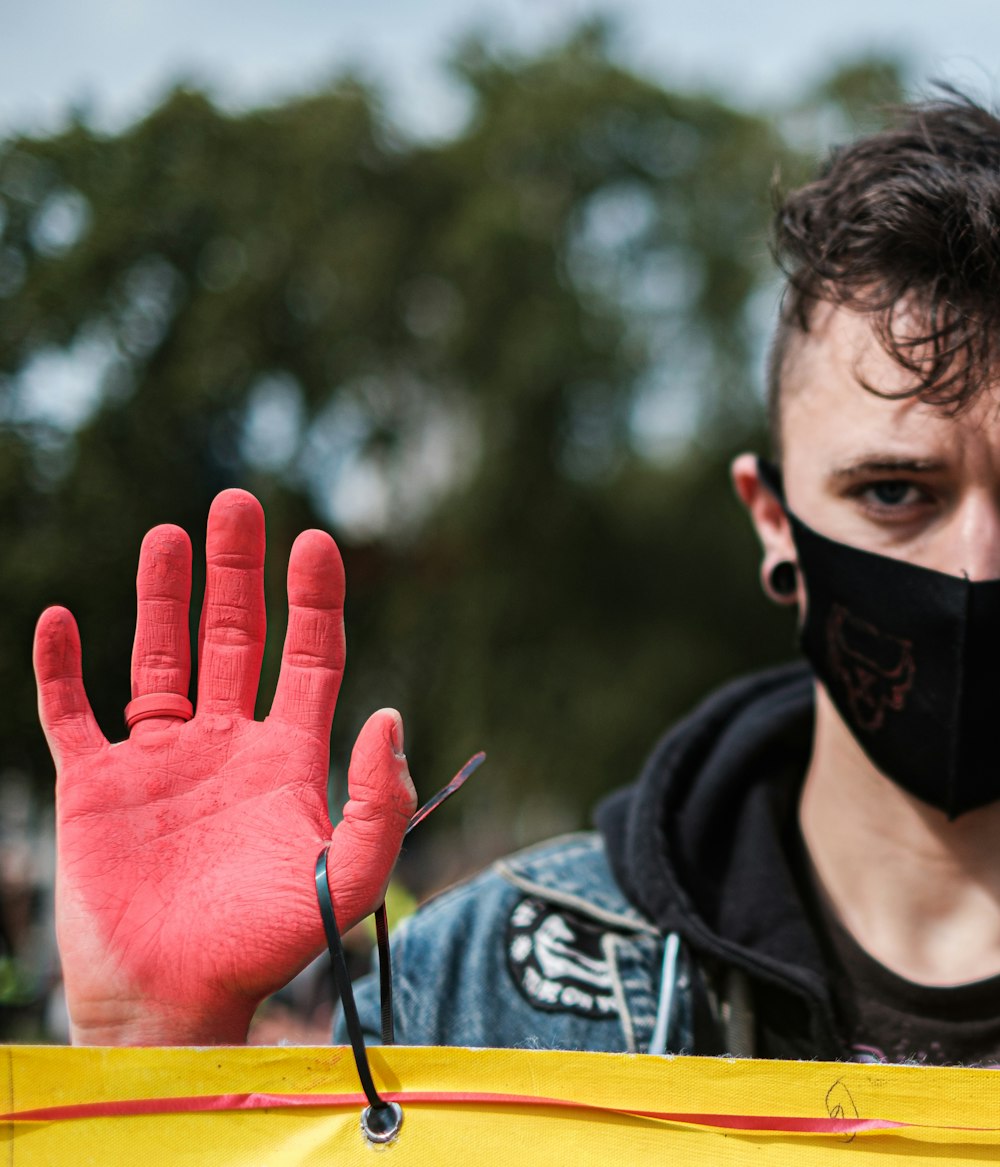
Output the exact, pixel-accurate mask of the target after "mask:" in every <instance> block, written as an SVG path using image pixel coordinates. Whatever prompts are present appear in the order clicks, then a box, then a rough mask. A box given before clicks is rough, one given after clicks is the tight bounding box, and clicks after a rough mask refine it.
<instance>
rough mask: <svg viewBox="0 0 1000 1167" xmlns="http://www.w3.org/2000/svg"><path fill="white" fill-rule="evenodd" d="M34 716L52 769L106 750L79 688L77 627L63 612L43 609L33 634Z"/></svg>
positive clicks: (81, 684)
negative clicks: (40, 728)
mask: <svg viewBox="0 0 1000 1167" xmlns="http://www.w3.org/2000/svg"><path fill="white" fill-rule="evenodd" d="M34 664H35V680H36V682H37V685H38V716H39V718H40V720H41V723H42V729H43V730H44V731H45V739H46V741H47V742H48V743H49V750H50V751H51V752H52V757H53V760H54V761H55V763H56V766H57V767H58V766H61V765H63V764H64V763H66V762H70V761H72V759H73V758H74V757H76V756H78V755H80V754H86V753H92V752H93V751H94V750H99V749H101V748H102V747H104V746H106V745H107V744H108V743H107V740H106V739H105V737H104V734H102V733H101V731H100V729H99V727H98V725H97V721H96V720H95V718H94V714H93V712H92V710H91V708H90V702H89V701H88V700H87V694H86V692H85V690H84V687H83V668H82V664H83V656H82V652H81V649H80V633H79V631H78V629H77V626H76V621H75V620H74V619H73V617H72V615H71V614H70V613H69V612H68V611H67V610H66V609H65V608H48V609H46V610H45V611H44V612H43V613H42V614H41V616H40V617H39V620H38V625H37V627H36V628H35V647H34Z"/></svg>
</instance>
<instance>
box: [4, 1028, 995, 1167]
mask: <svg viewBox="0 0 1000 1167" xmlns="http://www.w3.org/2000/svg"><path fill="white" fill-rule="evenodd" d="M0 1050H2V1056H3V1067H2V1076H0V1081H2V1099H0V1108H2V1115H0V1122H2V1123H3V1140H4V1147H3V1155H2V1161H3V1162H4V1163H6V1164H12V1165H27V1164H31V1165H32V1167H35V1165H39V1164H57V1165H59V1167H67V1165H72V1167H83V1165H86V1164H93V1165H94V1167H136V1165H137V1164H138V1165H139V1167H168V1165H169V1167H178V1165H181V1164H192V1165H194V1164H198V1165H199V1167H258V1165H260V1167H264V1165H266V1167H321V1165H322V1167H331V1164H336V1165H338V1167H340V1165H341V1164H355V1163H358V1164H362V1163H365V1164H367V1163H370V1162H371V1156H372V1155H373V1154H384V1155H388V1156H391V1159H387V1160H385V1162H386V1163H389V1162H390V1161H391V1162H393V1163H396V1164H399V1165H400V1167H405V1165H409V1164H428V1165H429V1164H434V1165H435V1167H437V1165H440V1164H444V1165H445V1167H459V1165H464V1164H489V1165H494V1164H496V1165H499V1164H515V1165H516V1167H535V1165H536V1164H537V1165H538V1167H542V1165H544V1167H555V1165H561V1164H573V1165H574V1167H577V1165H579V1167H589V1165H590V1164H593V1165H594V1167H610V1165H612V1164H632V1163H636V1162H640V1161H643V1160H645V1159H647V1158H648V1159H649V1160H650V1161H652V1162H657V1163H670V1164H684V1165H687V1164H693V1165H702V1164H704V1167H718V1165H720V1164H721V1165H726V1164H737V1163H738V1164H746V1163H751V1162H752V1163H754V1164H767V1165H770V1164H789V1165H792V1167H820V1165H825V1164H833V1163H837V1164H839V1165H840V1167H843V1165H844V1164H845V1162H850V1164H852V1165H855V1164H856V1165H860V1164H868V1163H871V1164H882V1165H885V1167H888V1164H890V1163H898V1162H900V1161H901V1160H902V1159H903V1158H905V1161H906V1164H907V1167H910V1165H911V1164H913V1165H914V1167H915V1165H916V1164H935V1165H936V1167H940V1165H941V1164H942V1163H943V1162H947V1163H949V1164H962V1163H977V1164H982V1163H987V1162H996V1161H1000V1076H998V1074H997V1072H996V1071H993V1070H964V1069H931V1068H924V1067H917V1066H884V1065H854V1064H840V1063H823V1062H766V1061H740V1060H736V1059H724V1058H683V1057H666V1058H657V1057H649V1056H636V1055H627V1054H589V1053H559V1052H549V1051H539V1050H468V1049H438V1048H423V1049H417V1048H405V1047H393V1048H390V1049H371V1050H369V1056H370V1059H371V1064H372V1072H373V1075H374V1077H375V1080H376V1084H377V1085H378V1087H379V1089H380V1091H382V1092H383V1094H384V1095H385V1096H386V1097H387V1098H389V1099H392V1100H395V1101H397V1102H398V1103H399V1104H400V1105H401V1107H402V1109H403V1114H404V1118H403V1124H402V1127H401V1128H400V1131H399V1134H398V1137H397V1138H396V1140H395V1141H394V1142H393V1143H391V1144H389V1145H387V1146H382V1147H373V1146H371V1145H369V1144H368V1143H367V1142H366V1141H365V1138H364V1136H363V1134H362V1132H361V1125H360V1115H361V1111H362V1109H363V1107H364V1105H365V1102H364V1099H363V1096H362V1095H361V1093H360V1088H359V1085H358V1079H357V1073H356V1070H355V1066H354V1061H353V1059H352V1056H351V1052H350V1050H349V1049H344V1048H339V1047H327V1048H319V1049H305V1048H291V1047H288V1048H278V1049H261V1048H230V1047H223V1048H211V1049H64V1048H55V1047H38V1046H3V1047H0Z"/></svg>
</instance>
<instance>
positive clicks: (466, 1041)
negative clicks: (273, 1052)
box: [336, 833, 751, 1054]
mask: <svg viewBox="0 0 1000 1167" xmlns="http://www.w3.org/2000/svg"><path fill="white" fill-rule="evenodd" d="M665 958H666V959H665ZM392 973H393V1003H394V1015H395V1024H396V1040H397V1041H398V1042H400V1043H401V1044H404V1045H463V1046H492V1047H521V1048H544V1049H576V1050H596V1051H627V1052H646V1051H649V1050H650V1048H651V1044H653V1045H654V1046H655V1047H656V1048H657V1052H665V1051H667V1050H671V1051H678V1052H679V1051H681V1050H691V1049H692V1048H693V1037H694V1035H693V1032H692V1030H693V1024H694V1020H695V1016H696V1014H697V1013H698V1011H699V1009H701V1011H702V1012H705V1010H706V1009H710V1008H711V1004H710V1002H711V997H712V995H711V994H710V993H709V991H708V990H707V987H706V986H705V983H704V978H703V977H702V976H701V975H700V974H701V970H698V969H696V968H694V967H693V964H692V961H691V957H690V955H689V953H688V952H687V951H686V949H684V947H683V946H680V945H679V942H678V941H677V940H676V938H674V939H673V940H671V939H670V938H669V937H668V938H665V937H664V936H663V935H661V934H660V932H659V931H658V929H657V928H656V927H655V926H654V925H653V924H652V923H651V922H650V921H649V920H647V919H646V918H644V917H643V916H642V915H641V914H640V913H639V912H638V911H637V910H636V909H635V908H634V907H633V906H632V905H631V904H630V903H629V902H628V901H627V900H626V899H625V898H624V896H623V894H622V892H621V890H620V889H619V887H618V885H617V883H616V882H615V880H614V878H613V876H612V873H611V869H610V867H609V866H608V861H607V857H606V855H605V850H604V844H603V841H602V839H601V838H600V836H599V835H597V834H594V833H581V834H574V835H567V836H564V837H562V838H560V839H555V840H550V841H548V842H546V843H544V844H542V845H540V846H538V847H534V848H531V849H529V850H527V851H522V852H520V853H518V854H516V855H513V856H508V857H507V858H505V859H502V860H500V861H499V862H497V863H495V864H494V865H493V866H492V867H491V868H490V869H488V870H487V871H485V872H483V873H482V874H481V875H479V876H477V877H476V878H474V879H472V880H470V881H469V882H467V883H464V884H461V885H460V886H458V887H455V888H453V889H451V890H450V891H447V892H445V893H443V894H441V895H439V896H437V897H436V898H435V899H433V900H431V901H430V902H429V903H427V904H425V905H424V906H423V907H422V908H421V910H420V911H419V912H417V913H416V914H415V915H413V916H411V917H409V919H407V920H405V921H403V923H402V924H401V925H400V926H399V928H398V929H397V930H396V931H395V932H394V934H393V937H392ZM699 990H701V991H700V992H699ZM355 995H356V999H357V1004H358V1010H359V1013H360V1016H361V1020H362V1025H363V1027H364V1030H365V1037H366V1040H370V1041H372V1042H377V1041H378V1040H379V1016H380V1014H379V991H378V979H377V976H369V977H366V978H365V979H364V980H363V981H361V982H359V983H358V985H357V986H356V987H355ZM699 998H701V999H700V1000H699ZM713 1012H714V1014H715V1020H716V1021H719V1020H720V1018H719V1015H718V1014H719V1011H718V1008H717V1006H716V1008H715V1009H714V1010H713ZM737 1012H738V1011H737ZM726 1013H727V1016H728V1017H730V1018H732V1017H733V1016H734V1011H733V1010H731V1009H729V1010H727V1011H726ZM658 1014H659V1021H660V1024H659V1026H657V1020H658ZM738 1022H739V1023H738V1024H737V1025H735V1026H734V1025H729V1026H728V1027H727V1029H728V1032H727V1033H726V1034H725V1035H724V1036H722V1038H721V1042H722V1045H721V1047H719V1048H713V1049H712V1050H711V1051H709V1050H705V1049H704V1044H705V1043H704V1042H701V1043H700V1046H701V1050H702V1052H723V1049H724V1048H726V1047H727V1046H739V1047H743V1046H746V1044H747V1042H746V1031H747V1027H746V1025H745V1018H742V1017H741V1018H739V1019H738ZM741 1026H742V1031H743V1033H744V1036H743V1037H742V1038H741V1037H740V1031H741V1029H740V1027H741ZM654 1032H656V1037H655V1042H654ZM336 1040H338V1041H345V1040H346V1034H345V1031H344V1027H343V1023H342V1020H340V1021H338V1025H337V1030H336ZM712 1044H713V1046H719V1043H718V1041H713V1043H712ZM731 1052H740V1053H744V1054H749V1053H750V1052H751V1051H750V1050H749V1049H748V1048H738V1049H737V1048H734V1049H732V1050H731Z"/></svg>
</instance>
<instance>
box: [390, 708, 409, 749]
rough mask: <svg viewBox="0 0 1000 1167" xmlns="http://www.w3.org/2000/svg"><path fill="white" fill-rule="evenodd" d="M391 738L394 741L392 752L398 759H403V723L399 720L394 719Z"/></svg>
mask: <svg viewBox="0 0 1000 1167" xmlns="http://www.w3.org/2000/svg"><path fill="white" fill-rule="evenodd" d="M389 737H390V739H391V741H392V750H393V753H394V754H395V755H396V757H397V758H402V757H404V756H405V755H404V754H403V723H402V722H401V721H399V720H398V719H397V718H395V717H394V718H393V719H392V724H391V726H390V728H389Z"/></svg>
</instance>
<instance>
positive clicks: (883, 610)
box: [758, 460, 1000, 818]
mask: <svg viewBox="0 0 1000 1167" xmlns="http://www.w3.org/2000/svg"><path fill="white" fill-rule="evenodd" d="M758 464H759V467H760V476H761V480H762V482H763V483H764V485H765V486H766V487H767V488H768V489H769V490H770V491H771V492H772V493H773V494H774V495H775V496H776V497H777V498H778V499H779V500H781V503H782V506H785V503H784V492H783V490H782V486H781V474H780V471H778V470H777V468H776V467H774V466H772V465H770V464H769V463H766V462H764V461H762V460H761V461H759V463H758ZM785 513H786V514H787V515H788V519H789V522H790V523H791V527H792V537H793V539H794V541H795V549H796V551H797V553H798V563H799V570H800V571H801V573H802V578H803V581H804V583H805V590H806V596H807V601H808V602H807V604H806V617H805V621H804V623H803V624H802V626H801V628H800V631H799V636H800V643H801V646H802V651H803V652H804V653H805V656H806V658H807V659H808V661H809V663H810V664H811V665H812V669H813V672H814V673H815V674H816V677H817V679H818V680H819V681H821V682H822V684H823V686H824V688H825V689H826V691H827V693H828V694H829V696H830V699H831V701H832V702H833V704H834V705H835V706H836V708H837V711H838V712H839V713H840V716H841V717H842V718H843V719H844V722H845V723H846V725H847V726H848V728H849V729H850V730H851V732H852V733H853V734H854V737H855V738H856V739H857V742H858V744H859V745H860V746H861V748H862V749H863V750H864V752H865V753H866V754H867V755H868V757H869V758H870V759H871V761H872V762H874V764H875V765H876V766H877V767H878V768H879V770H881V771H882V773H884V774H885V775H886V776H887V777H889V778H891V779H892V780H893V781H894V782H895V783H896V784H897V785H898V786H901V787H902V788H903V789H904V790H906V791H908V792H909V793H910V794H914V795H916V796H917V798H920V799H922V800H923V801H924V802H927V803H929V804H930V805H931V806H935V807H937V808H938V809H939V810H943V811H944V812H945V813H946V814H947V815H948V817H949V818H956V817H957V816H958V815H960V814H964V813H965V812H966V811H969V810H975V809H976V808H977V807H980V806H986V805H988V804H989V803H992V802H996V801H997V800H998V799H1000V667H998V666H1000V580H995V579H994V580H983V581H976V582H972V581H971V580H969V579H968V578H965V577H961V576H954V575H946V574H945V573H944V572H940V571H932V570H931V569H930V568H926V567H917V566H915V565H914V564H912V563H906V562H905V561H903V560H901V559H891V558H889V557H888V556H885V555H876V554H874V553H873V552H870V551H860V550H858V549H857V548H856V547H850V546H848V545H847V544H844V543H837V542H835V541H834V540H832V539H827V538H826V537H825V536H823V535H820V534H819V533H818V532H816V531H813V530H812V529H811V528H809V527H807V526H806V525H805V523H803V522H802V521H801V520H800V519H798V518H796V516H795V515H793V514H792V513H791V512H790V511H789V510H788V508H787V506H785Z"/></svg>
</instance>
